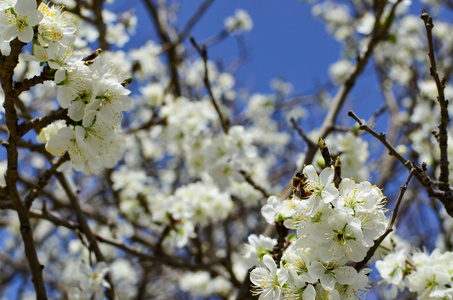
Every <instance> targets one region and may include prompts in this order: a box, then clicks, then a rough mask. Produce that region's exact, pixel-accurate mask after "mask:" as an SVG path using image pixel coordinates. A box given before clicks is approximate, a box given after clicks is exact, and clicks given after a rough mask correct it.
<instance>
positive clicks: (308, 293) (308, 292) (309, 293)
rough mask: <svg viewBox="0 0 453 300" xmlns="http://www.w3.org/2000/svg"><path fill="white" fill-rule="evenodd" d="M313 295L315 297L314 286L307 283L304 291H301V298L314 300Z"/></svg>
mask: <svg viewBox="0 0 453 300" xmlns="http://www.w3.org/2000/svg"><path fill="white" fill-rule="evenodd" d="M315 297H316V291H315V288H314V286H312V285H311V284H309V285H307V287H306V288H305V290H304V292H303V293H302V299H305V300H315Z"/></svg>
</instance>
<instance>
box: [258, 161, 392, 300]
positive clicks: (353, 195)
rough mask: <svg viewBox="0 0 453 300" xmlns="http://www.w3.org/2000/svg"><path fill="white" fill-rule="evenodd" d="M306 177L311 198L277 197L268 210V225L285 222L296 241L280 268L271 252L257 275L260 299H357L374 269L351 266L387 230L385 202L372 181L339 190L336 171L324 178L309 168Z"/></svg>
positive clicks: (342, 185)
mask: <svg viewBox="0 0 453 300" xmlns="http://www.w3.org/2000/svg"><path fill="white" fill-rule="evenodd" d="M303 174H304V175H305V179H306V181H305V185H304V187H303V189H304V191H305V194H306V195H307V198H305V197H303V198H304V199H300V198H298V197H297V196H296V195H293V196H292V198H291V199H287V200H285V199H278V198H277V197H275V196H271V197H270V198H269V199H268V204H266V205H264V206H263V208H262V214H263V216H264V217H265V219H266V221H267V222H268V223H270V224H273V223H274V222H283V224H284V225H285V227H287V228H288V229H290V230H295V237H294V238H290V239H289V240H290V241H291V244H290V245H289V246H288V247H287V248H286V250H285V251H284V254H283V257H282V259H281V263H280V265H279V266H277V265H276V263H275V262H274V260H273V259H272V257H271V256H270V255H268V254H266V255H264V256H263V257H262V262H261V263H260V264H259V266H258V267H257V268H255V269H254V270H253V271H252V272H251V275H250V276H251V277H250V278H251V281H252V283H253V284H254V286H255V288H256V290H255V292H256V293H259V294H261V296H260V299H299V297H302V298H303V299H315V298H316V299H356V297H358V295H357V293H359V292H358V291H359V290H367V288H368V277H367V275H366V274H367V273H368V272H369V271H370V269H366V268H365V269H363V270H359V272H358V271H357V270H356V269H354V268H353V267H351V266H350V265H349V264H348V262H360V261H361V260H363V259H364V258H365V255H366V253H367V250H368V249H369V248H370V247H371V246H373V243H374V240H375V239H376V238H378V237H379V236H380V235H382V234H383V232H384V231H385V225H386V218H385V215H384V212H385V209H384V204H385V200H384V199H385V198H384V196H383V194H382V192H381V190H380V189H379V188H377V187H375V186H372V185H371V184H370V183H369V182H366V181H363V182H361V183H356V182H354V181H353V180H351V179H343V180H342V181H341V182H340V184H339V187H338V188H337V187H335V185H334V183H333V180H334V170H333V168H326V169H324V170H323V171H322V172H321V174H319V175H318V174H317V173H316V170H315V168H314V167H313V166H311V165H309V166H306V167H305V168H304V170H303ZM259 258H260V259H261V257H259Z"/></svg>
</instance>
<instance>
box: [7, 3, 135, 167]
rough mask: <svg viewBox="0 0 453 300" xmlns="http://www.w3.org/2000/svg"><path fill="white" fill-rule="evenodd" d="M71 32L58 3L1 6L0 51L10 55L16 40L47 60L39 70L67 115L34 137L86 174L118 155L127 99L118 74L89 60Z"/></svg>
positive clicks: (107, 164) (111, 162) (35, 56)
mask: <svg viewBox="0 0 453 300" xmlns="http://www.w3.org/2000/svg"><path fill="white" fill-rule="evenodd" d="M34 30H36V34H33V32H34ZM76 30H77V27H76V26H75V25H74V23H73V17H72V16H71V15H70V14H68V12H66V11H63V7H62V6H49V5H48V4H47V3H46V2H42V3H41V4H40V5H39V7H37V3H36V0H17V1H3V2H2V3H1V4H0V31H1V38H0V40H1V45H0V49H1V51H2V54H3V55H8V54H9V53H10V51H11V48H10V42H11V41H12V40H13V39H15V38H18V39H19V41H21V42H23V43H29V42H33V45H32V49H33V56H32V57H30V59H32V60H37V61H40V62H41V63H43V64H44V63H45V64H46V68H45V70H44V71H43V72H45V73H46V75H47V76H48V77H49V78H53V79H54V82H55V84H56V85H57V86H58V96H57V99H58V103H59V104H60V106H61V107H62V108H65V109H67V111H68V116H69V118H70V122H68V123H69V124H64V123H61V122H58V124H51V125H49V126H48V127H46V128H44V129H43V130H42V131H41V132H40V135H39V136H38V138H37V139H38V141H39V142H41V143H46V149H47V151H49V152H50V153H51V154H54V155H62V154H64V153H65V152H68V153H69V156H70V159H71V162H72V166H73V168H74V169H75V170H77V171H83V172H84V173H85V174H91V173H97V172H99V171H100V170H101V169H102V168H104V167H113V166H114V165H116V163H117V162H118V160H119V159H120V158H121V156H122V154H123V149H122V147H121V143H122V138H121V135H119V134H118V133H119V127H120V121H121V118H122V112H123V111H125V110H128V109H129V108H130V106H131V100H130V98H129V97H128V94H129V93H130V91H129V90H127V89H126V88H124V86H123V84H124V82H125V77H124V76H123V75H122V74H121V72H119V71H118V70H117V69H116V68H114V67H111V66H110V65H109V64H105V63H103V62H102V61H101V59H100V58H97V59H95V58H96V57H97V55H99V53H95V54H94V55H93V56H92V57H91V60H89V59H83V54H82V53H81V52H80V51H76V50H74V49H73V44H74V41H75V33H76ZM57 129H58V131H57Z"/></svg>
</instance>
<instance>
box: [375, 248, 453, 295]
mask: <svg viewBox="0 0 453 300" xmlns="http://www.w3.org/2000/svg"><path fill="white" fill-rule="evenodd" d="M376 269H377V270H378V271H379V273H380V275H381V277H382V279H383V282H384V283H385V284H387V285H390V286H391V297H392V299H395V298H397V296H398V291H404V290H405V289H406V288H408V289H409V290H410V291H411V292H413V293H416V294H417V296H418V299H421V300H428V299H452V297H453V288H452V287H453V280H452V273H453V252H449V251H447V252H442V251H441V250H440V249H435V250H434V251H433V252H431V254H428V253H427V252H426V251H424V252H422V251H415V252H412V253H411V246H410V244H409V243H408V242H406V241H399V242H398V243H397V244H396V246H395V247H394V249H392V251H391V252H390V253H387V254H386V255H385V256H384V258H383V259H382V260H378V261H377V262H376Z"/></svg>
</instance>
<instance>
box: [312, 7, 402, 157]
mask: <svg viewBox="0 0 453 300" xmlns="http://www.w3.org/2000/svg"><path fill="white" fill-rule="evenodd" d="M401 2H402V1H401V0H398V1H396V3H395V4H393V5H392V7H391V9H390V12H389V14H388V16H386V18H385V20H384V22H382V20H381V17H382V15H383V12H384V6H385V4H386V3H387V1H376V4H377V7H376V13H375V15H376V17H375V22H374V27H373V31H372V33H371V37H370V40H369V42H368V45H367V47H366V51H365V53H363V54H362V55H359V56H358V57H357V63H356V64H355V66H354V67H353V68H352V70H351V72H350V73H349V75H348V77H347V79H346V80H345V81H344V82H343V84H342V85H341V86H340V88H339V90H338V92H337V94H336V95H335V97H334V98H333V100H332V104H331V105H330V109H329V111H328V112H327V116H326V117H325V119H324V121H323V123H322V125H321V128H320V130H319V132H318V136H320V137H322V138H325V137H326V136H327V135H328V134H329V133H330V132H331V131H332V130H333V128H334V126H335V121H336V119H337V116H338V114H339V113H340V109H341V107H342V106H343V104H344V102H345V101H346V98H347V96H348V95H349V93H350V91H351V90H352V88H353V87H354V85H355V82H356V80H357V78H358V77H359V75H360V74H361V73H362V72H363V70H364V69H365V66H366V65H367V63H368V61H369V59H370V57H371V55H372V54H373V51H374V49H375V47H376V45H377V44H378V43H379V42H381V41H382V40H385V38H386V37H387V33H388V31H389V29H390V26H391V25H392V23H393V21H394V19H395V18H394V16H395V11H396V8H397V6H398V5H399V4H400V3H401ZM316 151H317V147H311V148H308V149H307V153H306V155H305V160H304V165H307V164H310V163H311V162H312V160H313V157H314V156H315V154H316Z"/></svg>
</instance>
